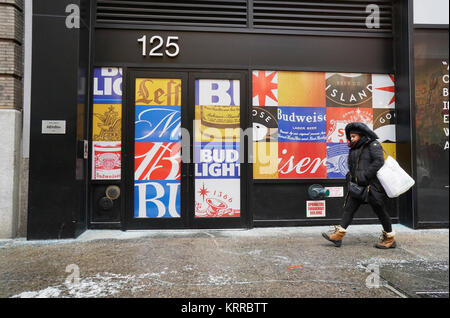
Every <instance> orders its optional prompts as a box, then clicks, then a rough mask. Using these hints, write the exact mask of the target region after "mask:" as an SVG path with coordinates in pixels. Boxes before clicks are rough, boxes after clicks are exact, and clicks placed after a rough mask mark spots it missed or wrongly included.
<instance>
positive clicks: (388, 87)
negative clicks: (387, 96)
mask: <svg viewBox="0 0 450 318" xmlns="http://www.w3.org/2000/svg"><path fill="white" fill-rule="evenodd" d="M389 77H390V78H391V80H392V86H386V87H378V88H377V89H379V90H381V91H385V92H390V93H393V94H394V96H392V99H391V101H390V102H389V105H391V104H392V103H394V102H395V85H394V75H389Z"/></svg>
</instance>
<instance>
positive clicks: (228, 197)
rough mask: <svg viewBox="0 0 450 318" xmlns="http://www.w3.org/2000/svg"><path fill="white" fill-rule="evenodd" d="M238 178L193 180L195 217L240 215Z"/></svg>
mask: <svg viewBox="0 0 450 318" xmlns="http://www.w3.org/2000/svg"><path fill="white" fill-rule="evenodd" d="M240 215H241V187H240V180H239V179H228V180H227V179H206V180H205V179H203V180H200V179H197V180H196V181H195V217H197V218H211V217H213V218H214V217H216V218H217V217H222V218H223V217H240Z"/></svg>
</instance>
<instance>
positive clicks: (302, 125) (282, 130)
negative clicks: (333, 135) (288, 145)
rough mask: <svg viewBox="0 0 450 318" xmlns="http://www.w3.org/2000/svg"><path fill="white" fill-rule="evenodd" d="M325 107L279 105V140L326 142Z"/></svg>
mask: <svg viewBox="0 0 450 318" xmlns="http://www.w3.org/2000/svg"><path fill="white" fill-rule="evenodd" d="M326 116H327V114H326V108H325V107H278V142H314V143H318V142H326V140H327V132H326V130H327V118H326Z"/></svg>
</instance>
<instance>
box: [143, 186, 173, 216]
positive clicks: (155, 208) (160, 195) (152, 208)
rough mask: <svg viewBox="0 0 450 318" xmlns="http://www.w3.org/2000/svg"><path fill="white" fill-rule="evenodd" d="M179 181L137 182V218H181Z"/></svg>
mask: <svg viewBox="0 0 450 318" xmlns="http://www.w3.org/2000/svg"><path fill="white" fill-rule="evenodd" d="M180 185H181V184H180V182H179V181H135V182H134V217H135V218H179V217H180V215H181V214H180Z"/></svg>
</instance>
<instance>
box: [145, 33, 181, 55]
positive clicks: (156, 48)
mask: <svg viewBox="0 0 450 318" xmlns="http://www.w3.org/2000/svg"><path fill="white" fill-rule="evenodd" d="M137 41H138V43H142V44H141V46H142V56H147V55H148V56H153V57H163V56H164V54H165V55H167V56H168V57H176V56H178V54H180V47H179V46H178V43H177V42H178V36H168V37H167V39H164V38H163V37H162V36H159V35H154V36H152V37H151V38H150V40H149V41H147V36H146V35H144V36H143V37H141V38H139V39H138V40H137ZM148 43H150V48H151V49H150V52H148V51H147V44H148ZM147 52H148V53H147Z"/></svg>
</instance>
